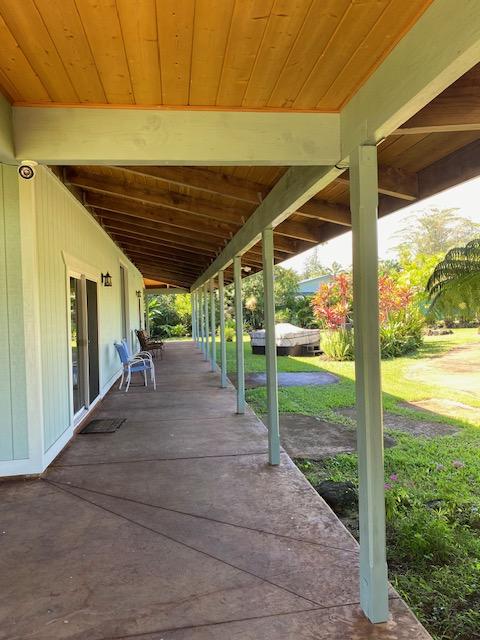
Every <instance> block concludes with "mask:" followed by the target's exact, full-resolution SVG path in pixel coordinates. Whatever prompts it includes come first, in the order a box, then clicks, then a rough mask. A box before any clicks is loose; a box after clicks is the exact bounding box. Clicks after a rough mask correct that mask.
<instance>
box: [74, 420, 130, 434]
mask: <svg viewBox="0 0 480 640" xmlns="http://www.w3.org/2000/svg"><path fill="white" fill-rule="evenodd" d="M125 420H126V418H114V419H113V420H112V419H108V420H107V419H105V420H92V421H91V422H89V423H88V424H87V426H86V427H84V428H83V429H82V430H81V431H80V433H114V432H115V431H117V429H119V428H120V427H121V425H122V424H123V423H124V422H125Z"/></svg>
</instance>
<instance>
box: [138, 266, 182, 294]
mask: <svg viewBox="0 0 480 640" xmlns="http://www.w3.org/2000/svg"><path fill="white" fill-rule="evenodd" d="M136 266H137V265H136ZM137 269H138V270H139V271H140V273H141V274H142V276H143V277H144V278H150V279H151V280H156V281H157V282H161V283H163V284H170V285H172V286H175V287H186V288H187V289H188V288H189V287H190V286H191V284H192V279H191V278H185V279H181V278H178V276H177V274H174V273H168V272H167V271H165V270H164V269H153V268H151V267H145V268H142V267H141V265H138V266H137Z"/></svg>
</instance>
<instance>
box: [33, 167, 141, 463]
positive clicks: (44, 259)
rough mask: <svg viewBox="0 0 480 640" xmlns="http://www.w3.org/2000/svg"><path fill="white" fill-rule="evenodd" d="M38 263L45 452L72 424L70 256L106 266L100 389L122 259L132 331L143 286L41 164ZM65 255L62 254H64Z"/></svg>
mask: <svg viewBox="0 0 480 640" xmlns="http://www.w3.org/2000/svg"><path fill="white" fill-rule="evenodd" d="M35 197H36V213H37V243H38V263H39V269H38V270H39V273H38V278H39V294H40V325H41V351H42V380H43V406H44V425H45V426H44V429H45V451H47V450H48V449H49V447H51V446H52V445H53V444H54V443H55V442H56V441H57V440H58V439H59V438H60V437H61V436H62V434H64V433H65V431H66V430H67V429H68V428H70V427H71V426H72V425H71V407H70V372H69V348H70V337H69V335H68V314H69V299H68V293H67V267H66V264H65V261H67V263H68V259H69V258H71V259H72V260H74V261H78V262H79V263H82V264H85V265H87V266H88V268H89V273H92V274H94V275H96V276H97V277H98V278H100V274H101V273H105V272H106V271H109V272H110V274H111V275H112V279H113V286H112V287H111V288H106V287H103V286H101V284H99V285H98V321H99V360H100V389H101V391H102V390H105V389H106V388H108V386H109V385H110V384H111V382H112V380H114V379H115V377H116V375H117V374H118V371H119V362H118V358H117V355H116V352H115V349H114V346H113V342H114V341H115V340H118V339H120V338H121V310H120V286H119V285H120V273H119V272H120V260H121V261H122V263H123V264H124V265H126V266H127V268H128V280H129V287H128V294H129V300H128V301H127V304H128V306H129V309H130V310H131V313H130V318H129V320H130V330H131V331H133V330H134V329H135V328H138V313H133V309H134V308H135V305H136V296H135V291H136V290H138V289H141V288H142V279H141V275H140V273H139V272H138V270H137V269H136V268H135V267H134V266H133V265H132V264H131V263H129V262H128V260H127V259H126V257H125V256H124V255H123V253H122V252H121V251H120V249H119V248H118V247H117V246H116V245H115V244H114V243H113V242H112V240H111V239H110V238H109V237H108V236H107V235H106V233H105V232H104V231H103V230H102V229H101V227H100V226H99V225H98V224H97V223H96V222H95V220H94V219H93V218H92V216H91V215H90V214H89V213H88V212H87V211H86V210H85V209H84V207H83V206H82V205H81V204H80V203H79V202H77V201H76V200H75V198H74V197H73V196H72V194H70V193H69V192H68V190H67V189H66V188H65V187H64V186H63V185H62V184H61V183H60V181H59V180H57V178H56V177H55V176H54V175H53V174H52V173H51V172H50V171H49V170H48V169H46V168H44V167H40V168H39V170H38V173H37V176H36V178H35ZM65 255H66V256H68V257H67V258H65V257H64V256H65Z"/></svg>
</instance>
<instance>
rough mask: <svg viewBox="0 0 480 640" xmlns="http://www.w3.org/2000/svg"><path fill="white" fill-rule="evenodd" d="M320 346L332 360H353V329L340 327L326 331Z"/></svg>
mask: <svg viewBox="0 0 480 640" xmlns="http://www.w3.org/2000/svg"><path fill="white" fill-rule="evenodd" d="M320 346H321V348H322V351H323V353H324V354H325V355H326V356H327V357H328V358H330V360H353V359H354V342H353V329H345V328H339V329H335V330H329V331H326V332H325V333H324V335H323V336H322V341H321V344H320Z"/></svg>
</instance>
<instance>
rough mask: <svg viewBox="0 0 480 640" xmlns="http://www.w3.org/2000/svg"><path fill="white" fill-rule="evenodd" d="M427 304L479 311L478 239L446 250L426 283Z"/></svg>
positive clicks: (438, 307) (461, 311)
mask: <svg viewBox="0 0 480 640" xmlns="http://www.w3.org/2000/svg"><path fill="white" fill-rule="evenodd" d="M427 292H428V294H429V297H430V300H431V305H430V309H432V310H433V309H434V308H437V309H438V310H440V309H441V310H443V311H446V310H448V311H450V312H451V311H452V310H454V309H455V310H457V313H458V314H460V315H464V312H465V310H466V311H467V313H468V314H469V315H470V314H472V315H474V314H477V313H478V312H479V311H480V238H478V239H476V240H472V241H471V242H469V243H468V244H467V245H465V246H464V247H456V248H454V249H450V251H449V252H448V253H447V255H446V256H445V258H444V259H443V260H442V261H441V262H439V263H438V264H437V266H436V267H435V269H434V271H433V273H432V275H431V276H430V278H429V280H428V282H427Z"/></svg>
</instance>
